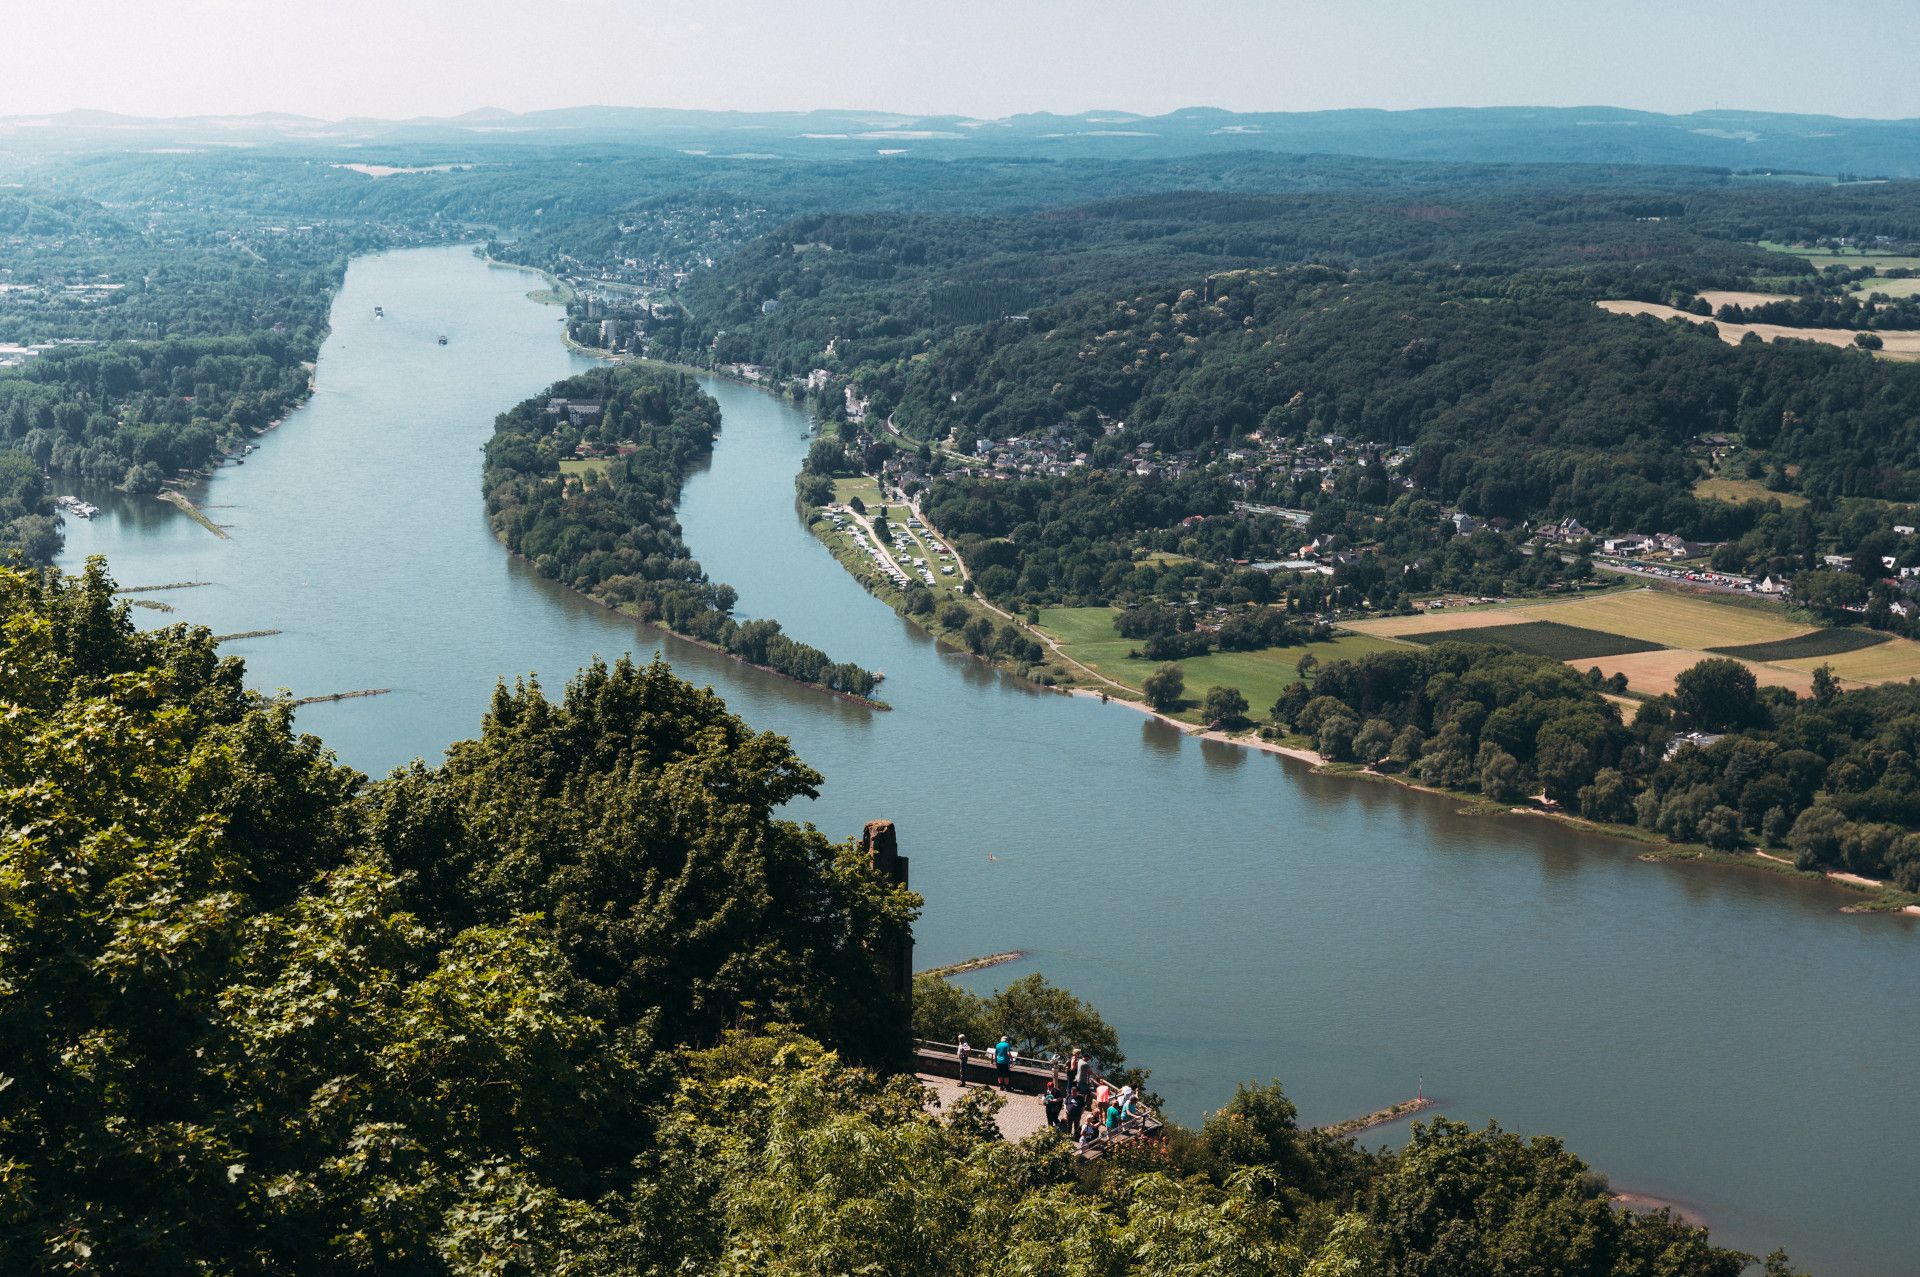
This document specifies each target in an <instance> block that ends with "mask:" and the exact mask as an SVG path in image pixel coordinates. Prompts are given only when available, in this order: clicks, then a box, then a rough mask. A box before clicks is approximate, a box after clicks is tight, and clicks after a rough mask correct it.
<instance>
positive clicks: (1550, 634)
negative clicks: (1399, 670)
mask: <svg viewBox="0 0 1920 1277" xmlns="http://www.w3.org/2000/svg"><path fill="white" fill-rule="evenodd" d="M1406 637H1407V641H1408V642H1412V643H1447V642H1465V643H1475V642H1478V643H1505V644H1506V645H1507V646H1508V647H1510V648H1512V649H1514V650H1515V651H1516V652H1531V653H1532V654H1533V655H1535V656H1544V657H1547V658H1549V659H1550V660H1555V661H1584V660H1590V659H1592V658H1593V657H1596V656H1620V655H1624V654H1625V653H1628V652H1651V651H1653V650H1655V649H1656V648H1658V647H1659V646H1660V645H1659V644H1658V643H1648V642H1646V641H1644V640H1642V639H1634V638H1627V637H1625V636H1624V635H1620V634H1609V633H1607V632H1606V631H1604V630H1589V629H1585V628H1583V627H1581V626H1577V625H1562V624H1560V623H1559V622H1558V621H1518V622H1515V623H1514V624H1512V625H1480V626H1472V627H1469V628H1466V629H1458V630H1429V631H1427V632H1426V633H1424V634H1409V635H1407V636H1406Z"/></svg>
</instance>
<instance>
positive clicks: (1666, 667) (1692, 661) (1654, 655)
mask: <svg viewBox="0 0 1920 1277" xmlns="http://www.w3.org/2000/svg"><path fill="white" fill-rule="evenodd" d="M1706 659H1708V653H1706V652H1699V651H1686V650H1682V649H1679V648H1665V649H1662V650H1660V651H1657V652H1629V653H1628V654H1627V655H1625V656H1603V657H1601V658H1600V659H1598V660H1595V661H1581V662H1579V664H1580V665H1581V666H1582V667H1585V666H1588V665H1598V666H1599V667H1600V672H1601V673H1603V674H1606V675H1608V676H1612V675H1614V674H1625V675H1626V676H1627V690H1628V691H1630V692H1638V693H1640V694H1641V695H1643V696H1659V695H1663V694H1667V693H1671V692H1672V691H1673V681H1674V680H1675V679H1676V678H1678V677H1679V676H1680V673H1681V671H1683V670H1688V669H1692V668H1693V667H1694V666H1695V665H1698V664H1699V663H1700V662H1701V661H1704V660H1706ZM1740 663H1741V664H1742V665H1744V666H1746V667H1747V668H1748V669H1750V670H1752V671H1753V676H1754V678H1755V679H1757V680H1759V682H1760V683H1761V685H1762V686H1766V687H1790V688H1792V689H1793V690H1794V691H1795V692H1797V693H1799V694H1800V695H1802V696H1806V695H1809V694H1810V693H1811V692H1812V691H1813V672H1812V671H1811V670H1792V669H1787V668H1786V667H1784V666H1780V665H1761V664H1758V663H1756V662H1754V661H1742V662H1740ZM1814 663H1815V664H1819V662H1817V661H1816V662H1814Z"/></svg>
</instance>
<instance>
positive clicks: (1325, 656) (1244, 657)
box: [1040, 607, 1398, 723]
mask: <svg viewBox="0 0 1920 1277" xmlns="http://www.w3.org/2000/svg"><path fill="white" fill-rule="evenodd" d="M1115 615H1116V613H1115V612H1114V611H1113V609H1112V608H1104V607H1055V608H1043V609H1042V610H1041V612H1040V628H1041V629H1042V630H1045V631H1046V632H1047V633H1048V634H1050V635H1052V636H1053V637H1054V638H1055V639H1057V640H1059V642H1060V644H1061V645H1062V647H1063V648H1064V649H1065V651H1066V652H1067V654H1068V655H1069V656H1072V657H1073V658H1074V659H1075V660H1077V661H1080V662H1081V663H1082V664H1085V665H1087V666H1090V667H1091V668H1093V669H1095V670H1097V671H1099V672H1100V673H1101V674H1104V675H1105V676H1106V677H1108V678H1110V679H1113V680H1114V681H1116V682H1119V683H1124V684H1126V685H1127V686H1128V687H1130V688H1132V689H1134V690H1135V691H1138V690H1139V688H1140V684H1141V683H1142V682H1143V681H1144V680H1145V679H1146V677H1147V675H1149V674H1151V673H1153V672H1154V671H1155V670H1156V669H1158V668H1160V662H1158V661H1146V660H1129V659H1128V658H1127V653H1128V652H1129V651H1131V650H1133V649H1135V648H1137V647H1139V646H1140V642H1139V640H1137V639H1129V638H1122V637H1120V635H1118V634H1116V633H1115V632H1114V629H1113V618H1114V616H1115ZM1396 646H1398V645H1397V644H1395V643H1392V642H1389V641H1387V640H1383V639H1377V638H1372V637H1369V636H1366V635H1360V634H1349V635H1342V636H1341V637H1339V638H1336V639H1334V640H1333V641H1331V642H1327V643H1308V644H1304V645H1302V646H1299V647H1275V648H1268V649H1267V650H1265V651H1262V652H1209V653H1207V654H1206V655H1205V656H1195V657H1190V658H1188V659H1187V660H1184V661H1180V662H1178V664H1179V666H1180V669H1181V671H1182V672H1183V673H1184V674H1185V675H1186V679H1187V692H1186V701H1187V704H1186V706H1185V707H1184V709H1183V711H1182V712H1181V713H1180V715H1179V717H1181V718H1184V719H1187V720H1188V721H1189V722H1196V723H1197V722H1199V721H1200V712H1199V710H1200V700H1201V698H1202V697H1203V696H1205V695H1206V692H1207V689H1208V688H1209V687H1213V686H1215V685H1223V686H1227V687H1236V688H1239V689H1240V692H1241V694H1242V695H1244V696H1245V697H1246V698H1247V704H1248V706H1249V707H1250V712H1251V713H1252V715H1253V716H1254V717H1255V718H1265V717H1266V713H1267V707H1268V706H1270V705H1272V704H1273V702H1274V701H1275V700H1277V699H1278V698H1279V696H1280V693H1281V692H1282V691H1283V690H1285V688H1286V687H1287V685H1288V684H1290V683H1295V682H1298V681H1299V679H1300V674H1299V670H1298V666H1299V664H1300V658H1301V657H1302V656H1305V655H1306V654H1307V653H1309V652H1311V653H1312V654H1313V656H1314V658H1315V659H1316V660H1318V661H1320V662H1321V663H1323V664H1324V663H1326V662H1327V661H1345V660H1354V659H1356V658H1358V657H1361V656H1365V655H1366V654H1367V653H1368V652H1378V651H1384V650H1388V649H1391V648H1393V647H1396Z"/></svg>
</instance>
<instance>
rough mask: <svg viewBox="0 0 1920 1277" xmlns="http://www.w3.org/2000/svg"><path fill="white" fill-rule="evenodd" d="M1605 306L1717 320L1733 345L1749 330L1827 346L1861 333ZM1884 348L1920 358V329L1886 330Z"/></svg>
mask: <svg viewBox="0 0 1920 1277" xmlns="http://www.w3.org/2000/svg"><path fill="white" fill-rule="evenodd" d="M1595 305H1597V306H1599V307H1600V309H1601V310H1605V311H1611V312H1612V313H1613V314H1616V315H1655V316H1658V317H1659V318H1661V319H1684V320H1686V321H1687V322H1688V323H1690V324H1713V325H1714V326H1715V327H1717V328H1718V329H1719V330H1720V340H1721V341H1724V342H1726V343H1727V344H1728V345H1729V346H1738V345H1739V344H1740V341H1741V339H1742V338H1744V337H1745V336H1746V335H1747V334H1748V333H1758V334H1759V335H1760V338H1761V340H1762V341H1778V340H1780V339H1781V338H1785V339H1786V340H1788V341H1817V342H1819V343H1820V344H1821V345H1823V346H1851V345H1853V339H1854V338H1855V337H1856V336H1857V335H1858V334H1856V333H1855V332H1854V331H1853V330H1852V329H1851V328H1789V327H1787V326H1786V325H1784V324H1730V323H1727V322H1725V321H1724V320H1718V319H1712V318H1709V317H1708V316H1706V315H1695V314H1691V313H1690V312H1688V311H1684V310H1676V309H1675V308H1674V307H1672V306H1662V305H1659V304H1658V303H1655V302H1635V301H1603V302H1596V303H1595ZM1879 336H1880V340H1881V341H1882V342H1883V343H1884V346H1883V348H1882V349H1880V350H1877V351H1875V352H1874V353H1875V354H1876V355H1880V356H1882V357H1885V358H1889V359H1920V331H1912V332H1882V333H1881V334H1879Z"/></svg>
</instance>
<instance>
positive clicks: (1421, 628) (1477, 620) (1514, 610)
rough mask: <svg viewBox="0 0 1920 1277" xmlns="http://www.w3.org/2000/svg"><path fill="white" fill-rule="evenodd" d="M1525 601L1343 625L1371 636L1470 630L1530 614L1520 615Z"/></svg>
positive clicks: (1385, 636)
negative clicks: (1522, 603)
mask: <svg viewBox="0 0 1920 1277" xmlns="http://www.w3.org/2000/svg"><path fill="white" fill-rule="evenodd" d="M1523 606H1524V605H1520V604H1512V603H1502V604H1498V605H1496V606H1493V607H1483V608H1474V609H1472V610H1467V609H1464V608H1443V609H1440V610H1438V611H1433V612H1415V613H1414V614H1413V615H1412V616H1382V617H1377V618H1375V619H1374V620H1371V621H1347V622H1345V623H1343V624H1342V626H1341V628H1342V629H1348V630H1352V631H1354V632H1355V633H1356V634H1371V635H1372V636H1373V637H1374V638H1408V637H1411V636H1413V635H1418V634H1429V633H1434V632H1436V631H1439V630H1470V629H1479V628H1482V627H1485V626H1489V625H1512V624H1514V623H1515V622H1516V621H1526V620H1530V619H1532V618H1530V617H1527V616H1523V615H1520V613H1521V611H1522V609H1523Z"/></svg>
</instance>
